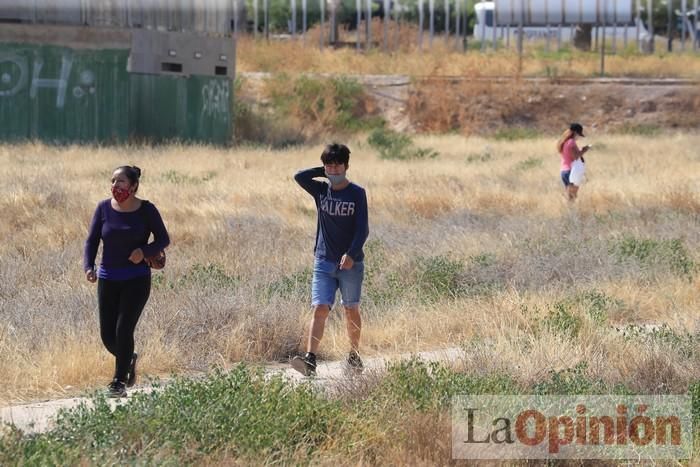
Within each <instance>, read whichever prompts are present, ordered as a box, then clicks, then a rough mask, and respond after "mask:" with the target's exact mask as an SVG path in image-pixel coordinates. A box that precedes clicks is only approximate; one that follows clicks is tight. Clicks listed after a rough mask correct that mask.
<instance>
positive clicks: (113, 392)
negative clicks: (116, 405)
mask: <svg viewBox="0 0 700 467" xmlns="http://www.w3.org/2000/svg"><path fill="white" fill-rule="evenodd" d="M107 395H108V396H109V397H114V398H116V397H126V385H125V384H124V382H123V381H119V380H118V379H117V378H114V379H113V380H112V382H111V383H109V386H107Z"/></svg>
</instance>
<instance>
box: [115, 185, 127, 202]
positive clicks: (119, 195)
mask: <svg viewBox="0 0 700 467" xmlns="http://www.w3.org/2000/svg"><path fill="white" fill-rule="evenodd" d="M112 196H113V197H114V199H116V200H117V203H123V202H124V201H126V200H127V199H128V198H129V190H127V189H125V188H118V187H116V186H114V187H112Z"/></svg>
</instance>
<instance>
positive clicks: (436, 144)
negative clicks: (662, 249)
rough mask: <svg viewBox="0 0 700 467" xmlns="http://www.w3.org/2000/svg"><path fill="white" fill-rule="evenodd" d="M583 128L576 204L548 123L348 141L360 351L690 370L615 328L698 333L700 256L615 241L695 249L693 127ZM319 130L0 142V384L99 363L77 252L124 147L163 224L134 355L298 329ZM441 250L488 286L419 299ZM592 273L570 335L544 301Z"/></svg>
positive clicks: (469, 362) (269, 349)
mask: <svg viewBox="0 0 700 467" xmlns="http://www.w3.org/2000/svg"><path fill="white" fill-rule="evenodd" d="M588 139H589V141H591V142H593V143H595V147H596V149H595V151H593V152H591V153H590V156H589V157H587V159H588V166H589V168H588V178H589V181H588V183H587V184H586V185H584V186H583V187H582V189H581V193H580V194H581V198H580V199H579V201H578V202H577V203H576V204H573V205H572V204H569V203H567V202H566V201H565V200H564V198H563V196H562V189H561V187H560V184H559V170H558V169H559V167H558V156H557V155H555V154H554V150H553V147H554V141H553V140H550V139H535V140H526V141H516V142H498V141H492V140H486V139H480V138H469V139H466V138H463V137H460V136H426V137H421V138H419V139H418V140H417V143H418V144H419V145H421V146H425V147H431V148H433V149H435V150H437V151H439V152H440V156H439V157H438V158H436V159H429V160H416V161H393V160H382V159H380V158H378V156H377V154H376V153H375V152H374V151H373V150H371V149H370V148H369V147H368V146H367V144H366V143H365V142H364V140H361V139H356V140H352V141H349V142H348V143H349V145H350V148H351V150H352V156H351V169H350V172H349V173H350V177H351V178H352V179H353V180H355V181H357V182H358V183H359V184H361V185H363V186H365V187H366V188H367V190H368V197H369V205H370V230H371V234H370V243H369V245H368V248H367V260H366V261H367V268H368V271H369V272H371V275H372V277H371V278H368V280H367V281H366V288H365V292H366V301H365V305H364V315H365V320H364V323H365V330H364V336H363V349H364V353H365V355H367V356H370V355H373V354H383V353H386V352H407V351H415V350H421V349H430V348H437V347H444V346H460V345H463V344H464V345H465V349H466V350H467V351H466V354H465V367H466V368H467V369H468V371H471V372H479V373H481V372H491V371H494V372H496V371H506V372H508V373H510V374H512V375H513V376H514V377H515V378H516V379H517V380H518V381H520V382H522V383H523V384H529V383H532V382H534V381H537V380H538V378H540V377H542V375H544V374H546V373H547V371H549V370H560V369H564V368H570V367H573V366H574V365H576V363H578V362H583V361H585V362H587V364H588V371H589V373H590V375H591V376H594V377H600V378H602V379H604V380H606V381H610V382H624V383H626V384H629V385H630V386H632V387H635V388H637V389H639V390H640V391H645V390H653V389H654V388H656V387H657V385H658V384H663V385H664V387H665V388H670V389H673V390H678V389H682V388H683V387H684V386H685V385H687V384H688V382H689V381H691V380H694V379H698V377H700V364H699V363H698V361H697V358H692V357H687V356H685V357H684V356H683V355H684V354H683V353H682V352H679V351H677V349H675V348H674V347H673V345H672V344H669V343H664V342H656V343H655V342H651V343H650V342H646V341H645V342H643V343H641V344H640V343H639V342H637V341H630V340H626V339H624V338H622V337H621V336H620V335H619V333H617V332H616V331H615V330H614V329H613V328H612V326H622V325H625V324H628V323H657V324H662V323H665V324H667V325H668V326H669V327H670V329H672V330H673V331H674V332H675V333H677V334H678V335H684V334H685V333H698V332H699V331H700V322H699V321H698V319H697V310H698V309H699V308H700V299H699V298H698V297H699V296H700V295H699V294H698V286H699V282H698V279H697V274H696V275H695V276H694V277H693V279H692V280H687V278H685V277H680V276H678V275H677V274H674V272H673V270H672V269H670V266H668V265H667V264H666V263H663V262H661V263H658V264H657V263H653V262H652V263H648V264H647V263H643V262H638V261H634V260H633V258H632V259H628V261H627V262H620V261H618V259H616V257H615V254H614V252H613V250H611V248H612V246H614V245H615V244H616V242H619V241H620V240H621V239H623V238H626V237H629V236H631V237H634V238H638V239H653V240H656V241H665V240H670V239H680V241H681V242H682V245H683V246H684V248H685V249H686V250H687V251H688V252H689V254H690V256H691V259H693V260H694V261H695V262H696V263H697V262H698V260H700V258H698V257H697V251H699V248H698V247H699V246H700V237H699V233H698V228H697V214H698V206H699V205H700V193H699V192H698V186H700V157H698V153H697V149H696V148H697V147H699V146H700V137H698V136H697V135H694V134H677V135H667V136H663V137H654V138H641V137H633V136H609V135H596V134H595V132H593V131H591V134H590V136H589V138H588ZM321 149H322V148H321V146H312V147H298V148H293V149H288V150H285V151H271V150H266V149H235V150H220V149H212V148H207V147H181V146H169V147H161V148H143V147H119V148H85V147H77V146H69V147H64V148H55V147H48V146H44V145H39V144H27V145H17V146H12V145H4V146H0V212H2V220H3V221H2V222H1V223H0V236H1V237H2V238H3V242H2V243H0V256H1V257H2V264H1V265H0V314H1V315H2V317H3V319H2V320H1V321H0V376H2V377H3V382H4V383H5V384H3V386H2V388H0V401H2V402H3V403H4V402H8V401H11V400H12V401H17V400H27V399H31V398H36V397H44V396H56V395H63V394H73V393H75V392H76V391H78V390H80V389H83V388H87V387H94V386H99V385H101V384H103V383H104V382H106V381H107V380H108V379H109V377H110V376H111V372H112V367H111V365H112V359H111V357H110V356H109V355H108V354H107V352H106V351H105V350H104V349H103V348H102V346H101V343H100V342H99V334H98V327H97V318H96V297H95V294H96V292H95V288H94V287H93V286H92V285H90V284H88V283H87V282H86V281H85V279H84V275H83V273H82V270H81V255H82V245H83V241H84V237H85V234H86V229H87V225H88V222H89V220H90V216H91V215H92V212H93V209H94V206H95V205H96V203H97V202H98V201H99V200H101V199H104V198H106V197H107V196H108V193H109V191H108V190H109V176H110V173H111V170H112V169H113V168H114V167H116V166H118V165H121V164H125V163H127V164H130V163H133V164H136V165H139V166H140V167H141V168H142V169H143V173H144V177H143V181H142V186H141V189H140V192H139V193H140V195H141V196H142V197H143V198H146V199H150V200H151V201H152V202H154V203H155V204H156V205H157V206H158V208H159V209H160V211H161V213H162V214H163V217H164V219H165V221H166V224H167V226H168V228H169V230H170V233H171V237H172V246H171V247H170V248H169V250H168V255H169V260H168V266H167V267H166V269H165V271H164V272H163V273H157V274H156V275H155V277H156V279H154V280H155V281H156V282H155V286H154V289H153V292H152V295H151V299H150V301H149V304H148V305H147V307H146V310H145V312H144V316H143V318H142V321H141V323H140V324H139V327H138V329H137V348H138V349H139V351H140V352H142V355H143V359H142V361H141V362H142V364H141V369H142V372H143V373H146V374H151V375H167V374H169V373H173V372H186V371H190V370H201V369H206V368H208V367H209V366H210V365H212V364H221V365H224V366H226V365H229V364H231V363H233V362H236V361H240V360H246V361H269V360H275V359H284V358H285V357H286V356H287V355H289V354H290V353H291V352H294V351H295V350H297V349H298V346H299V343H300V342H302V338H303V334H304V332H305V328H306V321H307V319H308V317H309V312H308V309H309V308H308V298H307V293H308V289H309V286H310V284H309V277H308V268H309V266H310V264H311V261H312V244H313V235H314V232H315V211H314V210H313V204H312V201H311V199H310V198H309V197H308V195H307V194H306V193H305V192H303V191H302V190H301V189H300V188H299V187H297V186H296V184H295V183H294V182H293V180H292V175H293V173H294V172H295V171H296V170H297V169H300V168H303V167H308V166H312V165H316V164H317V163H318V162H319V161H318V159H319V155H320V152H321ZM484 155H487V156H484ZM476 156H478V157H476ZM437 257H445V258H450V259H451V260H454V261H461V262H462V264H463V265H464V266H465V270H464V271H463V272H462V273H461V275H460V276H459V280H461V281H463V282H464V283H465V284H467V285H468V288H473V289H474V290H477V288H478V287H479V286H482V285H483V286H486V287H490V288H489V292H488V293H485V294H482V293H473V294H470V293H468V294H461V295H459V294H458V295H450V294H449V293H447V294H442V295H440V294H438V295H437V296H435V297H434V299H430V300H428V299H425V295H426V293H427V292H425V290H423V289H420V283H419V281H418V279H415V278H416V277H417V276H416V274H418V273H417V272H416V271H418V269H419V268H418V266H417V265H419V264H420V263H419V259H420V258H423V259H425V258H437ZM480 257H483V258H487V259H486V260H478V261H482V262H481V263H480V262H478V261H477V260H475V259H474V258H480ZM488 258H491V259H488ZM417 268H418V269H417ZM417 281H418V282H417ZM470 290H471V289H470ZM590 290H595V291H598V292H600V293H602V294H604V295H605V296H607V297H612V298H614V299H615V300H619V301H620V302H621V303H622V304H623V305H621V306H619V307H613V308H611V310H610V311H609V313H608V316H607V322H606V323H605V324H604V325H599V324H596V323H595V322H594V321H592V320H591V319H590V318H589V317H588V315H587V314H586V312H585V310H584V309H583V308H582V307H581V306H578V305H577V306H575V307H574V308H572V313H574V315H576V316H579V317H580V318H581V323H582V324H581V329H580V331H579V334H578V335H577V337H576V338H571V339H569V338H566V337H563V336H562V334H561V333H560V332H557V330H556V329H555V330H551V329H539V328H537V325H538V323H541V322H544V321H546V319H548V316H549V313H550V312H551V310H552V304H554V303H556V302H558V301H561V300H566V299H570V298H571V297H574V296H577V294H581V293H584V292H586V291H590ZM382 294H384V295H382ZM380 296H384V297H389V298H388V299H385V300H383V301H382V299H380ZM341 318H342V316H341V315H340V314H339V313H334V314H333V315H332V318H331V320H330V322H329V327H328V330H327V333H326V336H325V338H324V342H323V344H322V352H323V357H325V358H339V357H341V356H342V355H343V354H344V353H345V352H346V350H347V347H348V345H347V340H346V337H345V326H344V322H343V321H342V319H341ZM538 329H539V330H538ZM479 342H482V343H483V342H486V343H488V345H487V346H483V345H482V344H479ZM693 342H694V344H692V345H694V346H696V347H697V340H695V341H693ZM640 346H642V347H640ZM639 349H643V351H640V350H639ZM695 351H696V352H697V348H696V349H695ZM693 355H697V353H695V354H693Z"/></svg>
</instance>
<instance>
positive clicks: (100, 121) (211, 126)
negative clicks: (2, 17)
mask: <svg viewBox="0 0 700 467" xmlns="http://www.w3.org/2000/svg"><path fill="white" fill-rule="evenodd" d="M128 57H129V51H128V50H79V49H71V48H66V47H56V46H49V45H29V44H11V43H3V44H0V139H1V140H3V141H13V142H14V141H22V140H28V139H31V140H41V141H46V142H50V143H73V142H78V143H80V142H94V143H107V144H109V143H121V142H128V141H148V142H156V143H157V142H164V141H172V140H179V141H189V142H201V143H212V144H220V145H227V144H229V143H230V142H231V138H232V130H233V128H232V121H231V114H232V102H233V95H232V93H233V91H232V90H233V87H232V85H231V81H230V79H228V78H227V77H204V76H188V77H182V76H167V75H142V74H132V73H128V72H127V60H128Z"/></svg>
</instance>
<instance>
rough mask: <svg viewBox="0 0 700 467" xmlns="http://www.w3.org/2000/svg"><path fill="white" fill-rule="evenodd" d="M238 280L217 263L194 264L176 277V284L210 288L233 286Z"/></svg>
mask: <svg viewBox="0 0 700 467" xmlns="http://www.w3.org/2000/svg"><path fill="white" fill-rule="evenodd" d="M239 282H240V279H239V278H238V277H234V276H231V275H229V274H228V273H227V272H226V270H225V269H224V267H223V266H221V265H220V264H217V263H207V264H195V265H193V266H192V267H191V268H190V269H189V270H188V271H187V272H186V273H185V274H183V275H182V276H181V277H180V278H179V279H178V285H182V286H198V287H212V288H219V289H221V288H227V287H235V286H236V285H238V283H239Z"/></svg>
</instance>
